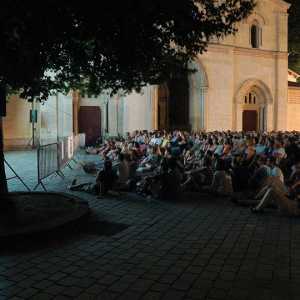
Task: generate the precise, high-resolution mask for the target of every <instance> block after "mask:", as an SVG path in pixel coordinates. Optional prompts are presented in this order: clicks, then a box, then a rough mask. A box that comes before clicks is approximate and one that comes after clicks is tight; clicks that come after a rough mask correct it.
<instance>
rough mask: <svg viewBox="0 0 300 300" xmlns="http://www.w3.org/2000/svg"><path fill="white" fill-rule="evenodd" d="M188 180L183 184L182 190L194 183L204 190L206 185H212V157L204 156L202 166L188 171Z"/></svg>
mask: <svg viewBox="0 0 300 300" xmlns="http://www.w3.org/2000/svg"><path fill="white" fill-rule="evenodd" d="M186 174H187V175H188V178H187V180H186V181H185V182H184V183H183V184H182V185H181V188H182V190H184V189H185V188H186V187H188V186H189V185H190V183H193V184H194V185H195V186H196V188H197V189H198V190H200V191H202V189H203V187H204V186H210V185H211V184H212V181H213V178H214V172H213V169H212V167H211V158H210V157H209V156H207V155H206V156H204V157H203V158H202V161H201V167H200V168H196V169H193V170H191V171H189V172H186Z"/></svg>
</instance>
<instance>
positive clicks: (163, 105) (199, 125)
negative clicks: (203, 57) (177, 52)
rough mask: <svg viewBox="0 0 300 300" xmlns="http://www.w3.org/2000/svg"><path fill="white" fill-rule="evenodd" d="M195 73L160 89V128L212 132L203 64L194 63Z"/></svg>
mask: <svg viewBox="0 0 300 300" xmlns="http://www.w3.org/2000/svg"><path fill="white" fill-rule="evenodd" d="M189 67H190V69H191V70H193V72H192V73H191V74H190V75H189V76H188V77H187V78H186V77H183V78H179V79H175V80H172V81H170V82H168V83H164V84H162V85H160V86H158V87H157V110H156V111H157V114H156V116H157V123H155V125H156V128H159V129H167V128H170V126H176V127H177V128H181V129H186V130H194V131H198V130H207V129H208V99H207V90H208V77H207V74H206V71H205V69H204V67H203V65H202V64H201V62H200V61H199V59H197V58H196V59H195V60H193V61H191V62H190V64H189Z"/></svg>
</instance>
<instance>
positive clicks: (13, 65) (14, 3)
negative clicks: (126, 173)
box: [0, 0, 254, 100]
mask: <svg viewBox="0 0 300 300" xmlns="http://www.w3.org/2000/svg"><path fill="white" fill-rule="evenodd" d="M217 3H218V1H212V0H199V1H196V0H176V1H174V0H164V1H161V0H143V1H141V0H113V1H108V0H86V1H85V2H84V3H83V2H82V1H79V0H72V1H70V0H65V1H45V0H5V2H4V4H2V5H1V10H0V22H1V25H2V26H1V27H2V28H4V31H3V32H4V36H3V37H2V40H3V42H4V43H1V45H4V47H3V48H2V46H1V48H2V50H1V51H2V53H1V54H2V56H3V58H4V59H3V60H1V62H0V63H1V65H0V70H1V74H0V75H1V80H2V81H4V82H5V83H6V85H7V86H8V87H9V90H8V92H11V91H16V90H19V89H20V88H23V90H24V92H23V93H22V94H21V97H24V98H30V97H31V94H32V93H33V94H35V95H37V96H38V97H40V99H43V100H46V99H47V98H48V96H49V92H50V91H51V90H58V91H61V92H65V91H67V90H68V89H75V88H79V89H80V88H88V89H90V91H91V92H93V93H94V92H96V93H98V92H99V91H101V90H103V89H111V90H113V91H115V90H117V89H119V88H123V89H124V90H127V91H130V90H132V89H136V90H140V88H141V87H142V86H144V85H146V84H148V83H150V84H159V83H162V82H164V81H165V80H166V79H169V78H170V76H171V77H172V76H178V74H182V73H185V72H186V71H187V62H188V61H189V60H190V59H191V58H193V57H194V56H195V55H196V54H197V53H201V52H202V51H203V50H204V49H205V47H206V43H207V41H208V40H209V38H210V37H211V36H213V35H216V36H219V37H220V36H224V35H227V34H231V33H234V32H235V28H234V24H235V23H236V22H238V21H240V20H241V19H243V18H244V17H245V16H246V15H247V13H249V11H250V10H251V9H252V8H253V5H254V4H253V2H252V1H249V0H225V1H221V3H222V4H219V5H218V4H217ZM3 32H2V33H3ZM173 45H176V46H173ZM47 71H54V72H55V73H56V75H55V76H54V77H53V75H51V74H50V72H48V73H47Z"/></svg>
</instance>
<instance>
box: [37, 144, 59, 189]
mask: <svg viewBox="0 0 300 300" xmlns="http://www.w3.org/2000/svg"><path fill="white" fill-rule="evenodd" d="M37 167H38V184H37V185H36V187H35V188H34V190H35V189H36V188H37V187H38V186H39V185H40V184H41V185H42V187H43V188H44V190H45V191H46V188H45V186H44V184H43V182H42V180H43V179H45V178H46V177H48V176H50V175H52V174H59V162H58V143H53V144H48V145H43V146H41V145H40V146H38V148H37Z"/></svg>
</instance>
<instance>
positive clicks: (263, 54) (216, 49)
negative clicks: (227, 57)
mask: <svg viewBox="0 0 300 300" xmlns="http://www.w3.org/2000/svg"><path fill="white" fill-rule="evenodd" d="M207 52H218V53H225V54H231V53H233V54H234V55H244V56H254V57H264V58H272V59H284V60H287V59H288V53H285V52H282V53H278V52H270V51H260V50H257V51H251V50H250V49H249V50H248V49H246V48H240V49H234V48H231V49H229V48H224V47H214V46H208V47H207Z"/></svg>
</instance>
